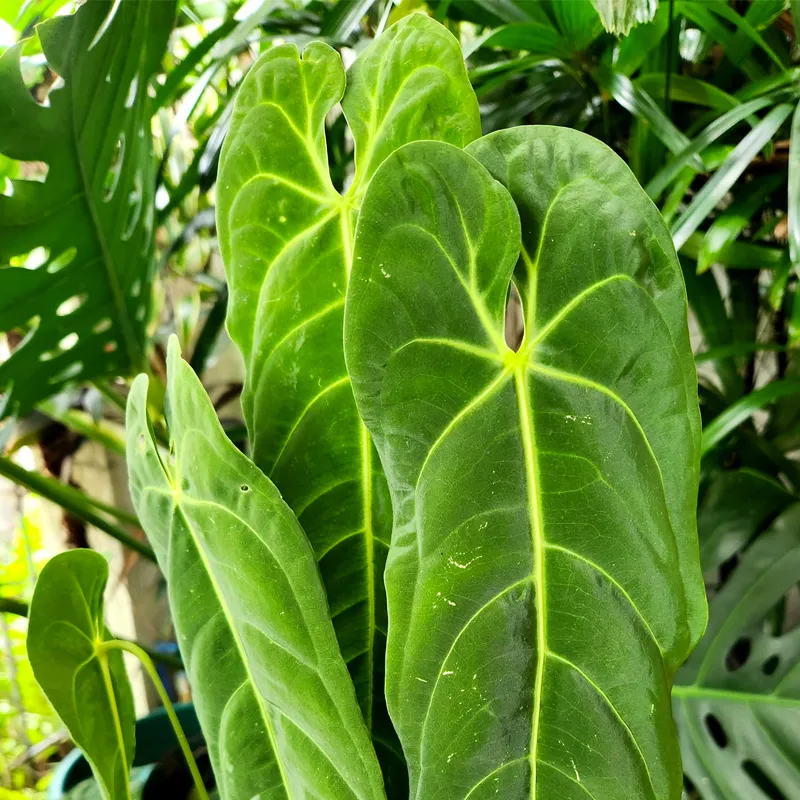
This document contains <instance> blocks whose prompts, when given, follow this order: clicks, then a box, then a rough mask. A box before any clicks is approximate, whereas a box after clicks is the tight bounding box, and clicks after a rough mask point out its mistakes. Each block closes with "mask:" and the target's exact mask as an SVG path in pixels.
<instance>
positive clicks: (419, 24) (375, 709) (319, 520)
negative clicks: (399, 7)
mask: <svg viewBox="0 0 800 800" xmlns="http://www.w3.org/2000/svg"><path fill="white" fill-rule="evenodd" d="M343 92H344V99H342V107H343V109H344V114H345V116H346V117H347V121H348V122H349V124H350V128H351V130H352V133H353V138H354V140H355V148H356V151H355V162H356V175H355V179H354V182H353V184H352V185H351V186H350V188H349V189H348V190H347V191H346V192H345V193H344V195H340V194H339V193H338V192H337V191H336V190H335V189H334V186H333V184H332V182H331V178H330V175H329V172H328V161H327V153H326V145H325V117H326V115H327V114H328V113H329V112H330V111H331V109H332V108H333V107H334V106H335V105H336V103H337V102H338V101H339V100H340V99H341V98H342V94H343ZM479 135H480V119H479V115H478V105H477V101H476V99H475V95H474V93H473V92H472V89H471V87H470V85H469V80H468V78H467V74H466V70H465V67H464V63H463V58H462V55H461V51H460V49H459V46H458V42H457V41H456V40H455V38H454V37H453V36H452V34H450V33H449V32H448V31H447V30H446V29H445V28H443V27H442V26H441V25H439V24H438V23H436V22H434V21H433V20H432V19H430V18H428V17H426V16H424V15H421V14H412V15H410V16H408V17H406V18H404V19H402V20H401V21H400V22H398V23H397V24H396V25H394V26H392V27H390V28H389V29H388V30H387V31H386V32H385V33H384V34H383V35H382V36H380V37H379V38H378V39H377V40H375V42H373V43H372V44H371V45H370V46H369V47H368V48H367V49H366V50H365V51H364V52H363V53H361V54H360V55H359V57H358V59H357V60H356V62H355V64H354V65H353V67H352V69H351V70H350V73H349V75H348V79H347V88H346V89H345V73H344V69H343V67H342V63H341V60H340V58H339V55H338V54H337V53H336V51H334V50H333V49H331V48H330V47H328V46H327V45H325V44H322V43H319V42H315V43H313V44H310V45H309V46H308V47H306V49H305V50H304V51H303V54H302V56H301V55H300V53H299V51H298V50H297V48H296V47H295V46H294V45H288V44H287V45H281V46H279V47H273V48H272V49H270V50H269V51H268V52H267V53H265V54H264V55H263V56H262V57H261V59H260V60H259V61H258V62H257V63H256V64H255V65H254V66H253V68H252V69H251V70H250V72H249V74H248V76H247V78H246V79H245V81H244V83H243V85H242V88H241V89H240V91H239V94H238V96H237V100H236V105H235V108H234V112H233V117H232V121H231V129H230V132H229V134H228V137H227V139H226V141H225V146H224V148H223V152H222V157H221V166H220V179H219V183H218V188H217V196H218V205H217V222H218V230H219V236H220V246H221V249H222V255H223V258H224V261H225V267H226V272H227V275H228V281H229V284H230V288H231V302H230V306H229V314H228V329H229V331H230V333H231V336H232V337H233V339H234V340H235V341H236V343H237V344H238V346H239V348H240V349H241V351H242V354H243V356H244V359H245V365H246V368H247V372H246V381H245V386H244V392H243V395H242V407H243V411H244V416H245V420H246V422H247V427H248V430H249V433H250V442H251V445H252V455H253V459H254V461H255V462H256V464H257V465H258V466H259V467H261V468H262V469H263V470H264V472H265V473H266V474H267V475H269V476H270V478H271V479H272V480H273V481H274V482H275V484H276V486H277V487H278V488H279V489H280V491H281V493H282V494H283V497H284V498H285V500H286V502H287V503H288V504H289V505H290V506H291V507H292V509H293V510H294V512H295V514H296V515H297V517H298V519H299V521H300V523H301V524H302V526H303V528H304V530H305V531H306V534H307V535H308V537H309V539H310V541H311V543H312V545H313V546H314V550H315V552H316V555H317V558H318V560H319V565H320V570H321V572H322V577H323V581H324V582H325V587H326V590H327V594H328V600H329V603H330V607H331V612H332V614H333V618H334V625H335V627H336V631H337V635H338V637H339V643H340V646H341V648H342V653H343V655H344V658H345V660H346V661H347V663H348V666H349V668H350V672H351V675H352V676H353V680H354V682H355V684H356V691H357V694H358V697H359V701H360V703H361V708H362V710H363V712H364V717H365V719H366V720H367V724H368V726H369V727H370V729H371V730H372V732H373V737H374V740H375V744H376V747H377V748H378V753H379V756H380V758H381V761H382V763H383V766H384V771H385V772H386V775H387V782H389V784H390V785H394V786H395V788H396V791H397V793H398V794H404V792H405V790H404V788H402V786H401V785H402V784H403V783H404V782H405V774H406V770H405V766H404V764H403V758H402V753H401V752H400V748H399V745H398V743H397V741H396V737H395V735H394V732H393V729H392V726H391V723H390V722H389V719H388V716H387V714H386V709H385V704H384V701H383V692H382V687H383V658H384V655H383V654H384V649H385V636H386V610H385V600H384V592H383V580H382V576H383V565H384V562H385V559H386V553H387V550H388V546H389V538H390V533H391V507H390V500H389V496H388V491H387V489H386V483H385V480H384V478H383V475H382V473H381V471H380V465H379V463H378V458H377V455H376V454H375V453H374V451H373V447H372V444H371V442H370V439H369V436H368V434H367V432H366V429H365V428H364V426H363V425H362V424H361V422H360V420H359V418H358V414H357V412H356V408H355V404H354V401H353V395H352V391H351V388H350V382H349V379H348V377H347V371H346V369H345V364H344V355H343V351H342V322H343V314H344V298H345V292H346V290H347V282H348V279H349V274H350V266H351V264H350V262H351V258H352V247H353V244H352V240H353V231H354V229H355V225H356V221H357V217H358V209H359V206H360V203H361V198H362V196H363V192H364V190H365V188H366V186H367V185H368V182H369V180H370V178H371V176H372V174H373V173H374V171H375V169H376V167H377V166H378V165H379V164H380V163H381V161H383V159H385V158H386V156H387V155H388V154H389V153H391V152H392V151H393V150H395V149H396V148H397V147H399V146H400V145H402V144H405V143H406V142H408V141H412V140H414V139H441V140H443V141H447V142H451V143H453V144H455V145H458V146H459V147H461V146H463V145H465V144H467V143H468V142H470V141H472V140H473V139H475V138H476V137H477V136H479ZM392 775H393V776H394V777H392Z"/></svg>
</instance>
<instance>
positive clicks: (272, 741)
mask: <svg viewBox="0 0 800 800" xmlns="http://www.w3.org/2000/svg"><path fill="white" fill-rule="evenodd" d="M168 360H169V364H168V368H169V387H168V404H169V405H168V409H167V416H168V422H169V431H170V437H171V443H172V444H171V449H170V453H169V455H167V454H166V453H161V452H160V451H159V448H158V445H157V444H156V441H155V439H154V437H153V435H152V432H151V429H150V427H149V424H148V420H147V414H146V395H147V379H146V378H145V377H144V376H140V377H139V378H137V380H136V381H135V382H134V386H133V389H132V391H131V395H130V399H129V404H128V418H127V428H128V470H129V473H130V480H131V492H132V495H133V499H134V503H135V505H136V510H137V512H138V514H139V518H140V520H141V521H142V525H143V526H144V528H145V530H146V531H147V534H148V536H149V538H150V541H151V543H152V545H153V548H154V550H155V551H156V555H157V557H158V560H159V563H160V565H161V567H162V569H163V571H164V574H165V576H166V578H167V584H168V590H169V599H170V607H171V609H172V614H173V619H174V620H175V627H176V629H177V632H178V640H179V643H180V647H181V653H182V655H183V660H184V663H185V664H186V668H187V671H188V674H189V678H190V680H191V682H192V688H193V692H194V700H195V704H196V706H197V712H198V716H199V718H200V721H201V724H202V726H203V732H204V734H205V738H206V742H207V744H208V748H209V752H210V755H211V760H212V763H213V765H214V772H215V775H216V778H217V788H218V790H219V792H220V795H221V796H222V797H225V798H226V800H227V799H228V798H230V800H239V798H241V799H242V800H247V799H248V798H252V797H254V796H260V797H264V798H275V800H278V799H279V798H287V800H288V799H289V798H297V797H324V798H326V799H327V798H330V800H339V798H348V800H349V799H350V798H359V800H361V799H362V798H363V800H371V799H372V798H381V797H383V796H384V794H383V788H382V785H381V775H380V770H379V768H378V763H377V761H376V759H375V753H374V751H373V749H372V747H371V745H370V741H369V736H368V733H367V730H366V728H365V726H364V722H363V720H362V718H361V714H360V712H359V708H358V704H357V702H356V698H355V695H354V693H353V686H352V683H351V681H350V678H349V676H348V673H347V669H346V667H345V664H344V661H343V659H342V657H341V655H340V653H339V650H338V647H337V643H336V637H335V635H334V631H333V626H332V625H331V621H330V618H329V616H328V610H327V604H326V602H325V593H324V590H323V587H322V583H321V582H320V579H319V574H318V572H317V567H316V562H315V559H314V553H313V551H312V549H311V547H310V546H309V544H308V540H307V539H306V537H305V535H304V534H303V531H302V530H301V528H300V526H299V525H298V524H297V521H296V519H295V517H294V515H293V514H292V512H291V511H290V510H289V508H288V507H287V506H286V504H285V503H284V502H283V500H282V499H281V497H280V494H279V493H278V491H277V490H276V489H275V487H274V486H273V485H272V483H270V481H269V480H268V479H267V478H265V477H264V475H263V474H262V473H261V472H260V471H259V469H258V468H257V467H256V466H255V465H254V464H253V463H252V462H251V461H250V460H249V459H248V458H247V457H246V456H245V455H243V454H242V453H241V452H239V450H237V449H236V447H235V446H234V445H233V444H232V443H231V442H230V441H229V440H228V438H227V437H226V435H225V433H224V432H223V430H222V427H221V426H220V424H219V422H218V420H217V417H216V414H215V412H214V408H213V406H212V405H211V401H210V400H209V399H208V397H207V395H206V393H205V391H204V389H203V388H202V386H201V384H200V381H199V380H198V378H197V377H196V376H195V374H194V373H193V372H192V370H191V368H190V367H189V365H188V364H186V363H185V362H184V361H182V360H181V357H180V352H179V347H178V343H177V339H176V338H175V337H173V338H172V339H171V341H170V348H169V359H168Z"/></svg>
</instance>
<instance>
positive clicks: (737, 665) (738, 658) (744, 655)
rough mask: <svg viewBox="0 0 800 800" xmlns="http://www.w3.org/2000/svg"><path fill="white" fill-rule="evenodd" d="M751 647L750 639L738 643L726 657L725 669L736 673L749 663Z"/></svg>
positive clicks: (740, 640) (743, 639) (739, 640)
mask: <svg viewBox="0 0 800 800" xmlns="http://www.w3.org/2000/svg"><path fill="white" fill-rule="evenodd" d="M750 647H751V644H750V640H749V639H745V638H742V639H738V640H737V641H736V643H735V644H734V645H733V647H731V649H730V650H729V651H728V654H727V655H726V656H725V668H726V669H727V670H728V672H736V670H738V669H741V668H742V667H743V666H744V665H745V664H746V663H747V659H748V658H750Z"/></svg>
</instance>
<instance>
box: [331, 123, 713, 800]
mask: <svg viewBox="0 0 800 800" xmlns="http://www.w3.org/2000/svg"><path fill="white" fill-rule="evenodd" d="M484 165H485V166H484ZM503 184H505V186H504V185H503ZM506 187H507V188H506ZM354 252H355V257H354V261H353V274H352V277H351V281H350V288H349V291H348V297H347V311H346V320H345V354H346V357H347V364H348V369H349V372H350V377H351V380H352V382H353V389H354V393H355V397H356V400H357V403H358V408H359V411H360V412H361V414H362V417H363V419H364V421H365V423H366V425H367V427H368V428H369V430H370V433H371V434H372V436H373V440H374V442H375V444H376V446H377V449H378V451H379V453H380V457H381V461H382V463H383V466H384V469H385V471H386V476H387V479H388V483H389V486H390V488H391V491H392V494H393V507H394V514H395V519H394V531H393V537H392V548H391V552H390V555H389V559H388V563H387V569H386V587H387V593H388V604H389V641H388V650H387V667H386V671H387V700H388V704H389V710H390V713H391V716H392V719H393V721H394V723H395V725H396V727H397V729H398V733H399V737H400V741H401V743H402V745H403V750H404V752H405V754H406V757H407V759H408V762H409V769H410V777H411V797H413V798H419V799H420V800H421V799H422V798H425V800H427V799H428V798H430V799H431V800H433V799H434V798H435V800H448V799H449V798H453V799H454V800H455V798H459V800H465V798H469V800H484V798H490V797H491V798H494V797H503V798H508V799H509V800H516V799H518V798H519V799H520V800H521V799H522V798H525V799H526V800H528V799H529V798H533V797H535V798H539V799H540V800H549V799H550V798H559V799H560V800H585V798H587V797H595V798H597V799H598V800H630V798H651V800H652V799H653V798H658V800H664V799H665V798H670V799H677V798H679V797H680V795H681V767H680V755H679V752H678V743H677V739H676V736H675V732H674V727H673V721H672V716H671V708H670V696H669V691H670V683H671V677H672V676H673V675H674V673H675V671H676V669H677V668H678V666H679V665H680V664H681V663H682V662H683V661H684V659H685V657H686V655H687V654H688V653H689V651H690V650H691V648H692V646H693V644H694V643H695V642H696V641H697V639H698V638H699V636H700V635H701V633H702V631H703V627H704V624H705V595H704V591H703V584H702V580H701V574H700V568H699V560H698V553H697V550H698V546H697V534H696V530H695V516H694V515H695V508H694V506H695V502H696V492H697V481H698V461H699V444H700V442H699V435H700V420H699V413H698V406H697V394H696V383H695V380H696V379H695V373H694V363H693V360H692V354H691V350H690V347H689V337H688V331H687V308H686V297H685V292H684V288H683V283H682V278H681V272H680V267H679V264H678V261H677V258H676V256H675V252H674V249H673V248H672V245H671V242H670V238H669V233H668V231H667V229H666V227H665V225H664V222H663V220H662V218H661V216H660V215H659V213H658V211H657V210H656V208H655V207H654V206H653V205H652V203H650V202H649V201H648V199H647V197H646V196H645V194H644V192H643V191H642V189H641V188H640V187H639V186H638V184H637V183H636V181H635V179H634V177H633V175H632V174H631V172H630V171H629V170H628V168H627V167H625V165H624V164H623V163H622V162H621V161H620V160H619V159H618V158H617V156H616V155H614V154H613V153H612V152H611V151H610V150H609V149H608V148H607V147H605V146H604V145H602V144H600V143H599V142H597V141H595V140H594V139H592V138H590V137H588V136H586V135H584V134H581V133H578V132H575V131H570V130H566V129H559V128H548V127H543V126H537V127H534V128H516V129H513V130H509V131H502V132H499V133H496V134H492V135H490V136H488V137H485V138H484V139H480V140H478V141H477V142H475V143H474V144H472V145H470V146H469V147H468V148H467V152H463V151H461V150H458V149H457V148H454V147H452V146H449V145H446V144H440V143H432V142H420V143H415V144H410V145H407V146H406V147H404V148H402V149H400V150H399V151H397V152H396V153H395V154H394V155H392V156H390V157H389V158H388V159H387V160H386V161H385V162H384V164H383V165H382V166H381V167H380V168H379V169H378V171H377V173H376V175H375V178H374V180H373V181H372V182H371V184H370V186H369V188H368V190H367V194H366V197H365V200H364V204H363V208H362V211H361V216H360V219H359V223H358V232H357V236H356V243H355V251H354ZM515 265H516V266H517V271H516V277H515V278H514V280H515V283H516V285H517V287H518V289H519V293H520V295H521V298H522V304H523V307H524V309H525V336H524V339H523V342H522V345H521V347H520V349H519V351H518V352H514V351H512V350H510V349H509V348H508V347H507V346H506V344H505V342H504V337H503V323H504V309H505V305H506V298H507V295H508V292H509V282H510V281H511V279H512V273H513V271H514V268H515Z"/></svg>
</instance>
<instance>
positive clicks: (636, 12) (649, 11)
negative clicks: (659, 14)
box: [592, 0, 658, 36]
mask: <svg viewBox="0 0 800 800" xmlns="http://www.w3.org/2000/svg"><path fill="white" fill-rule="evenodd" d="M592 5H593V6H594V7H595V8H596V9H597V13H598V14H599V15H600V19H601V20H602V21H603V27H604V28H605V29H606V30H607V31H610V32H611V33H616V34H619V35H621V36H626V35H627V34H628V33H629V32H630V30H631V28H633V27H634V26H635V25H641V24H642V23H643V22H650V21H651V20H652V19H653V17H654V16H655V14H656V11H657V10H658V0H592Z"/></svg>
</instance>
